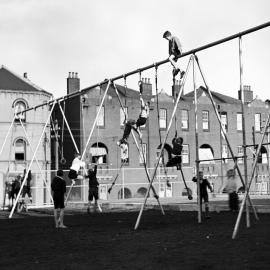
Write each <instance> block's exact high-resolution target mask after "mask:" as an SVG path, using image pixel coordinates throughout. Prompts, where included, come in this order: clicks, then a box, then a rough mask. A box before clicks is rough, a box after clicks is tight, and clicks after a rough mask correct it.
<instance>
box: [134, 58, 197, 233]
mask: <svg viewBox="0 0 270 270" xmlns="http://www.w3.org/2000/svg"><path fill="white" fill-rule="evenodd" d="M191 61H192V57H190V59H189V62H188V66H187V69H186V73H185V75H184V78H183V82H182V84H181V87H180V91H179V94H178V97H177V99H176V102H175V105H174V109H173V112H172V115H171V119H170V122H169V124H168V128H167V131H166V134H165V138H164V140H163V143H162V146H161V148H160V152H159V155H158V158H157V164H156V166H155V168H154V172H153V175H152V178H151V180H150V183H149V185H148V189H147V192H146V195H145V198H144V203H143V204H142V206H141V210H140V213H139V215H138V218H137V222H136V225H135V229H136V228H137V227H138V225H139V222H140V219H141V216H142V212H143V210H144V207H145V204H146V201H147V198H148V196H149V193H150V189H151V187H152V183H153V181H154V178H155V176H156V173H157V168H158V166H159V161H160V158H161V156H162V155H163V150H164V146H165V143H166V141H167V138H168V135H169V131H170V128H171V125H172V122H173V118H174V115H175V113H176V110H177V106H178V103H179V100H180V97H181V96H182V92H183V88H184V85H185V81H186V77H187V74H188V70H189V67H190V64H191Z"/></svg>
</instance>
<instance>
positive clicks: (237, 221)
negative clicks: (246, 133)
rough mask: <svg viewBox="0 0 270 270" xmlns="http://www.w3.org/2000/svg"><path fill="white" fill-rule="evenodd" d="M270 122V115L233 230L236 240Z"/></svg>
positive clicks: (233, 237) (233, 236)
mask: <svg viewBox="0 0 270 270" xmlns="http://www.w3.org/2000/svg"><path fill="white" fill-rule="evenodd" d="M269 120H270V114H269V115H268V118H267V122H266V126H265V128H264V132H263V136H262V138H261V142H260V144H259V146H258V148H257V151H256V156H255V161H254V163H253V166H252V173H251V178H250V181H249V183H248V185H247V186H246V189H245V196H244V198H243V200H242V204H241V208H240V211H239V213H238V216H237V220H236V223H235V226H234V230H233V235H232V239H235V237H236V235H237V232H238V229H239V225H240V220H241V216H242V213H243V211H244V206H245V204H246V201H247V198H248V193H249V189H250V186H251V183H252V180H253V178H254V173H255V169H256V166H257V162H258V157H259V154H260V151H261V147H262V143H263V140H264V136H265V134H266V131H267V127H268V125H269Z"/></svg>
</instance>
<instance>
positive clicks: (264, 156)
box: [258, 145, 268, 164]
mask: <svg viewBox="0 0 270 270" xmlns="http://www.w3.org/2000/svg"><path fill="white" fill-rule="evenodd" d="M258 163H260V164H267V163H268V160H267V150H266V148H265V147H264V146H263V145H262V147H261V151H260V153H259V156H258Z"/></svg>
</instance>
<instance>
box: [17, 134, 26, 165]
mask: <svg viewBox="0 0 270 270" xmlns="http://www.w3.org/2000/svg"><path fill="white" fill-rule="evenodd" d="M14 146H15V151H14V152H15V160H16V161H25V160H26V142H25V141H24V140H23V139H17V140H16V141H15V144H14Z"/></svg>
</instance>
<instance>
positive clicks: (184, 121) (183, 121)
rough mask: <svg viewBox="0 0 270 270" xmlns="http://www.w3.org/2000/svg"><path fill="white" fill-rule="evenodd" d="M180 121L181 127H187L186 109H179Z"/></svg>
mask: <svg viewBox="0 0 270 270" xmlns="http://www.w3.org/2000/svg"><path fill="white" fill-rule="evenodd" d="M181 123H182V129H186V130H187V129H188V111H187V110H181Z"/></svg>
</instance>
